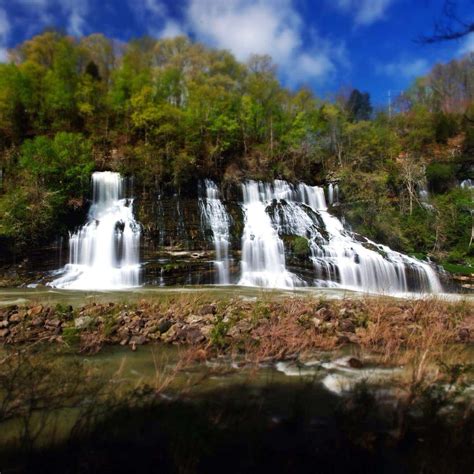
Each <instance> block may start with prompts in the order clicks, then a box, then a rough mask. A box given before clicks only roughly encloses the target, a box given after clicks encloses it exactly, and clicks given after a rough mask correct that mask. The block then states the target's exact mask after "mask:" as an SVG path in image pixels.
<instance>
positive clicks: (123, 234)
mask: <svg viewBox="0 0 474 474" xmlns="http://www.w3.org/2000/svg"><path fill="white" fill-rule="evenodd" d="M92 186H93V203H92V206H91V208H90V210H89V216H88V221H87V223H86V224H85V225H84V226H83V227H82V228H80V229H79V230H78V231H77V232H75V233H73V234H71V235H70V238H69V263H68V264H67V265H66V266H65V267H64V269H63V272H62V275H61V276H60V277H59V278H57V279H56V280H54V281H53V282H51V284H50V285H51V286H53V287H56V288H67V289H80V290H89V289H96V290H108V289H122V288H131V287H136V286H139V284H140V262H139V243H140V234H141V230H140V225H139V224H138V223H137V221H136V220H135V218H134V216H133V200H132V199H126V198H125V197H124V189H123V188H124V179H123V178H122V177H121V176H120V174H119V173H112V172H110V171H105V172H96V173H93V175H92Z"/></svg>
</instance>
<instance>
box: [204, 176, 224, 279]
mask: <svg viewBox="0 0 474 474" xmlns="http://www.w3.org/2000/svg"><path fill="white" fill-rule="evenodd" d="M204 185H205V187H206V197H205V198H200V199H199V207H200V208H201V217H202V219H203V220H204V223H205V224H206V226H209V228H210V229H211V231H212V234H213V241H214V248H215V251H216V259H215V261H214V266H215V268H216V271H217V281H218V283H219V284H222V285H228V284H229V245H230V235H229V226H230V218H229V214H227V211H226V209H225V207H224V205H223V204H222V201H221V200H220V198H219V189H218V188H217V186H216V184H215V183H214V182H213V181H211V180H210V179H206V180H205V181H204Z"/></svg>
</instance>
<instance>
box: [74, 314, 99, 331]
mask: <svg viewBox="0 0 474 474" xmlns="http://www.w3.org/2000/svg"><path fill="white" fill-rule="evenodd" d="M93 321H94V320H93V319H92V317H91V316H79V317H78V318H76V319H75V320H74V327H75V328H76V329H86V328H88V327H89V326H90V325H91V324H92V322H93Z"/></svg>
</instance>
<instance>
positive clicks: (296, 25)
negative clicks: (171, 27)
mask: <svg viewBox="0 0 474 474" xmlns="http://www.w3.org/2000/svg"><path fill="white" fill-rule="evenodd" d="M186 19H187V25H188V28H189V30H190V31H191V32H192V33H193V34H194V35H195V36H197V38H198V39H200V40H201V41H204V42H206V43H208V44H211V45H213V46H216V47H217V48H223V49H228V50H230V51H232V52H233V53H234V54H235V56H236V57H237V58H238V59H239V60H241V61H245V60H247V59H248V58H249V57H250V56H251V55H252V54H269V55H270V56H271V57H272V58H273V60H274V61H275V62H276V63H277V64H278V66H279V67H280V71H281V73H282V75H283V76H284V78H285V80H286V81H287V82H289V83H293V84H295V83H298V82H301V81H306V80H314V79H325V78H327V77H328V76H329V75H330V74H331V73H332V72H334V71H335V69H336V67H337V65H341V64H345V63H346V62H347V59H346V55H345V48H344V46H343V45H336V44H333V43H332V42H330V41H328V40H324V39H322V38H320V37H319V36H318V35H317V33H315V32H313V33H312V34H311V35H309V36H310V38H309V39H308V38H306V41H304V38H303V32H304V27H305V25H304V22H303V19H302V18H301V16H300V15H299V13H298V12H297V11H296V9H295V7H294V2H293V1H292V0H256V1H255V0H254V1H251V0H227V1H225V2H216V1H213V0H189V4H188V8H187V11H186Z"/></svg>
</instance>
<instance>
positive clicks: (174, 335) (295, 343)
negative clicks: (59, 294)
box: [0, 295, 474, 360]
mask: <svg viewBox="0 0 474 474" xmlns="http://www.w3.org/2000/svg"><path fill="white" fill-rule="evenodd" d="M473 309H474V305H473V304H472V303H471V302H467V301H461V302H446V301H441V300H437V299H425V300H409V301H406V300H394V299H384V298H378V299H377V298H367V299H366V300H351V299H347V300H324V299H320V298H314V297H292V298H286V299H277V300H272V299H269V300H268V301H267V300H260V301H257V300H252V301H245V300H242V299H240V298H235V299H232V298H227V299H224V300H217V301H213V300H212V299H211V298H209V299H207V298H205V297H203V296H202V295H201V296H199V297H195V296H190V295H183V296H178V297H169V298H167V299H165V300H159V301H153V300H152V299H150V300H141V301H139V302H137V303H133V304H125V303H107V304H102V303H100V304H99V303H90V304H86V305H82V306H76V307H73V306H66V305H60V304H57V305H55V306H53V305H47V304H37V305H30V306H18V305H14V306H9V307H6V308H2V309H0V343H2V344H4V345H5V346H9V345H18V344H31V343H54V344H60V345H63V346H65V347H68V348H71V349H73V350H74V351H79V352H82V353H94V352H97V351H99V350H100V349H101V348H102V347H104V346H105V345H110V344H120V345H122V346H128V347H130V348H131V349H132V350H136V349H137V348H138V347H139V346H141V345H143V344H177V345H182V346H189V347H192V348H193V349H196V351H194V355H195V356H196V357H198V358H204V359H205V358H208V357H213V356H215V355H217V354H222V353H227V354H239V355H242V356H244V357H248V358H249V359H252V360H269V359H273V360H275V359H284V358H288V357H293V356H301V355H304V354H305V353H310V352H311V351H314V350H330V349H334V348H337V347H341V346H343V345H346V344H354V345H357V346H360V347H362V348H365V349H368V350H370V351H373V352H375V353H379V354H382V355H384V356H386V357H387V358H392V359H393V357H395V356H396V355H397V354H401V353H402V352H403V351H405V350H406V349H415V348H416V349H422V348H423V347H429V348H430V349H431V348H434V349H435V350H441V348H443V347H445V346H448V345H452V344H463V345H466V344H470V343H472V341H473V339H474V311H473Z"/></svg>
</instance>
